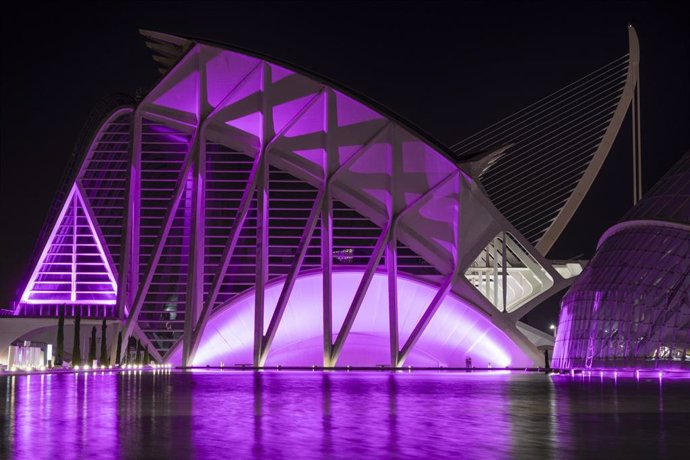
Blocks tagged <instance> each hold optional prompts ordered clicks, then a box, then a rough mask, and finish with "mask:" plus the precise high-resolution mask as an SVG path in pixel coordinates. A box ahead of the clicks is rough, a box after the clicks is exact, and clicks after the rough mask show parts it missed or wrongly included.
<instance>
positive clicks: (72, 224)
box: [21, 184, 117, 305]
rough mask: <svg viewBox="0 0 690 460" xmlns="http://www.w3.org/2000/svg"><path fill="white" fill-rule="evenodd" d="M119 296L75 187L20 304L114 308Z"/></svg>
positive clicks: (98, 240)
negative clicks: (80, 305)
mask: <svg viewBox="0 0 690 460" xmlns="http://www.w3.org/2000/svg"><path fill="white" fill-rule="evenodd" d="M116 293H117V284H116V282H115V276H114V275H113V271H112V269H111V267H110V264H109V263H108V258H107V257H106V254H105V250H104V247H103V244H102V242H101V241H100V239H99V237H98V234H97V233H96V229H95V227H94V224H93V220H92V218H91V216H90V215H89V213H88V210H87V208H86V206H85V204H84V199H83V198H82V196H81V193H80V192H79V189H78V188H77V185H76V184H74V185H73V186H72V190H71V191H70V193H69V195H68V197H67V200H66V202H65V204H64V206H63V207H62V210H61V211H60V214H59V216H58V219H57V222H56V224H55V227H53V231H52V232H51V234H50V236H49V238H48V241H47V242H46V245H45V246H44V248H43V252H42V253H41V257H40V258H39V260H38V263H37V264H36V267H35V268H34V271H33V273H32V275H31V278H30V279H29V282H28V284H27V286H26V289H25V290H24V293H23V294H22V300H21V302H22V303H27V304H92V305H94V304H99V305H114V304H115V300H116Z"/></svg>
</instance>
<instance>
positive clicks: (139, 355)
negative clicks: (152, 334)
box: [134, 340, 141, 364]
mask: <svg viewBox="0 0 690 460" xmlns="http://www.w3.org/2000/svg"><path fill="white" fill-rule="evenodd" d="M134 363H135V364H141V342H140V341H139V340H137V355H136V357H135V358H134Z"/></svg>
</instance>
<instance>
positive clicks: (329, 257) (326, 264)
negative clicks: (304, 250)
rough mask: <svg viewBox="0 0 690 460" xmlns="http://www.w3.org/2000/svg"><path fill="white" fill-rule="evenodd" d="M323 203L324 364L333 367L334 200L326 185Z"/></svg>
mask: <svg viewBox="0 0 690 460" xmlns="http://www.w3.org/2000/svg"><path fill="white" fill-rule="evenodd" d="M324 188H325V192H324V195H325V196H324V199H323V203H322V205H321V272H322V277H323V365H324V367H332V366H333V364H332V362H331V356H332V352H333V201H332V199H331V194H330V190H329V187H328V186H325V187H324Z"/></svg>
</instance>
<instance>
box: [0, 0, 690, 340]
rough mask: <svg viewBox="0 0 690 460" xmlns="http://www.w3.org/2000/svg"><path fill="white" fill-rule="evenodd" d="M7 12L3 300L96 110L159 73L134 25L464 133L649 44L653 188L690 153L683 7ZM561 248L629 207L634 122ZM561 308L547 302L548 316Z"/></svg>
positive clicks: (157, 6)
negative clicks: (277, 64) (630, 42)
mask: <svg viewBox="0 0 690 460" xmlns="http://www.w3.org/2000/svg"><path fill="white" fill-rule="evenodd" d="M10 5H12V6H5V7H3V9H4V11H3V15H2V37H3V47H2V63H3V67H2V70H3V71H2V127H1V129H2V131H1V140H2V150H1V156H0V159H1V164H0V165H1V171H0V173H1V183H0V188H1V192H2V194H1V198H0V211H1V214H0V215H2V218H3V221H2V226H1V231H2V235H1V238H0V261H1V262H0V263H1V265H0V307H7V305H8V304H9V302H10V301H11V300H12V299H13V298H14V296H15V290H16V288H17V285H18V283H19V280H20V279H21V278H22V277H23V276H24V274H25V272H26V271H27V269H28V263H29V260H30V257H31V254H32V251H33V248H34V244H35V240H36V238H37V236H38V233H39V231H40V228H41V225H42V223H43V220H44V218H45V215H46V213H47V210H48V208H49V206H50V203H51V200H52V197H53V196H54V194H55V191H56V189H57V186H58V182H59V179H60V177H61V174H62V171H63V170H64V167H65V165H66V163H67V159H68V157H69V155H70V153H71V151H72V148H73V146H74V143H75V141H76V139H77V137H78V135H79V133H80V130H81V128H82V125H83V124H84V122H85V121H86V119H87V117H88V114H89V111H90V110H91V108H92V107H93V106H94V105H95V104H96V103H97V102H98V101H99V100H100V99H101V98H103V97H104V96H106V95H108V94H112V93H117V92H124V93H129V94H133V93H134V92H135V91H136V90H137V89H138V88H142V89H145V90H147V89H149V88H150V87H151V85H153V84H154V83H155V82H156V80H157V78H158V73H157V71H156V67H155V65H154V63H153V61H152V60H151V57H150V53H149V51H148V50H147V49H146V47H145V46H144V43H143V40H142V39H141V38H140V37H139V35H138V32H137V29H139V28H149V29H153V30H159V31H163V32H169V33H178V34H183V35H190V36H196V37H202V38H208V39H212V40H217V41H221V42H226V43H229V44H233V45H238V46H241V47H245V48H249V49H253V50H256V51H259V52H263V53H266V54H268V55H272V56H276V57H278V58H281V59H284V60H287V61H290V62H294V63H296V64H299V65H301V66H303V67H306V68H309V69H311V70H314V71H316V72H318V73H320V74H323V75H326V76H328V77H330V78H332V79H334V80H336V81H339V82H341V83H343V84H344V85H346V86H349V87H351V88H353V89H355V90H357V91H359V92H361V93H364V94H367V95H368V96H370V97H371V98H373V99H375V100H377V101H379V102H381V103H383V104H384V105H386V106H388V107H390V108H391V109H392V110H394V111H396V112H398V113H399V114H401V115H402V116H404V117H406V118H408V119H409V120H410V121H412V122H413V123H416V124H417V125H419V126H420V127H421V128H423V129H424V130H426V131H427V132H429V133H430V134H432V135H433V136H435V137H437V138H438V139H439V140H440V141H441V142H443V143H446V144H453V143H454V142H456V141H459V140H461V139H462V138H463V137H465V136H467V135H469V134H472V133H473V132H475V131H477V130H479V129H481V128H482V127H484V126H486V125H488V124H490V123H492V122H493V121H496V120H497V119H499V118H502V117H503V116H506V115H508V114H510V113H512V112H515V111H517V110H519V109H520V108H522V107H524V106H526V105H528V104H529V103H531V102H533V101H535V100H537V99H539V98H540V97H543V96H545V95H546V94H549V93H550V92H552V91H555V90H557V89H558V88H560V87H562V86H564V85H566V84H568V83H569V82H571V81H574V80H575V79H577V78H579V77H581V76H583V75H585V74H587V73H589V72H590V71H592V70H594V69H596V68H597V67H599V66H601V65H603V64H605V63H607V62H609V61H611V60H613V59H614V58H617V57H619V56H621V55H622V54H624V53H625V52H627V25H628V23H632V24H633V25H635V27H636V28H637V31H638V34H639V37H640V43H641V56H642V58H641V90H642V124H643V127H642V130H643V131H642V135H643V155H644V159H643V162H644V185H645V189H649V187H650V186H651V185H652V184H653V183H654V182H655V181H656V180H657V179H658V178H659V177H660V176H661V175H662V174H663V173H664V172H665V171H666V170H667V169H668V168H669V167H670V166H671V165H672V164H673V163H674V162H675V161H676V160H677V159H678V158H679V157H680V156H681V155H682V153H683V152H684V151H686V150H687V149H688V148H690V130H689V129H688V128H689V126H690V96H689V86H690V84H689V80H690V74H689V71H688V61H689V60H690V59H689V58H690V52H689V42H690V39H689V36H690V21H689V20H688V15H687V14H686V13H685V12H684V11H683V9H682V7H680V6H674V5H673V4H671V3H669V4H665V3H660V2H649V3H645V2H636V3H628V2H617V3H607V4H601V3H595V2H591V3H582V4H577V3H568V4H564V3H560V2H555V3H526V4H522V3H520V4H518V3H479V2H476V3H475V2H472V3H443V2H438V3H436V2H418V3H405V2H398V3H373V2H363V3H357V2H337V3H316V2H314V3H288V2H281V3H259V2H249V3H202V2H194V3H191V2H190V3H164V2H159V3H142V2H136V3H135V2H132V3H123V4H119V3H110V2H107V3H97V2H94V3H87V4H83V5H69V6H66V5H64V4H63V2H59V3H58V2H54V3H49V4H48V6H41V7H40V8H39V7H38V6H37V5H33V4H31V3H26V2H25V3H24V5H30V6H29V7H27V6H19V5H20V2H12V3H10ZM619 138H620V141H618V142H617V143H616V145H615V146H614V149H613V151H612V152H611V154H610V155H609V158H608V159H607V161H606V163H605V165H604V167H603V169H602V171H601V172H600V174H599V176H598V178H597V180H596V182H595V184H594V186H593V188H592V189H591V190H590V192H589V195H588V196H587V198H586V199H585V201H584V203H583V205H582V206H581V208H580V210H579V211H578V213H577V214H576V216H575V218H574V220H573V221H572V223H571V225H570V227H569V228H568V229H567V230H566V232H565V234H564V235H563V237H562V239H561V241H559V242H558V244H557V245H556V247H555V248H554V250H553V251H552V253H551V254H550V255H551V256H553V257H562V258H568V257H573V256H576V255H580V254H583V255H584V256H585V257H590V256H591V254H592V252H593V250H594V247H595V244H596V240H597V238H598V236H599V235H600V234H601V233H602V232H603V231H604V230H605V229H606V228H607V227H609V226H610V225H612V224H614V223H615V222H616V221H617V220H618V219H619V218H620V217H621V216H622V214H623V213H624V212H625V211H626V210H627V209H628V208H629V206H630V204H631V202H630V197H631V195H632V192H631V183H630V176H631V166H630V161H629V157H630V153H629V152H630V142H629V138H630V133H629V131H628V130H626V129H623V130H622V131H621V133H620V134H619ZM554 304H555V302H552V305H550V306H547V307H544V308H542V309H541V311H536V312H535V314H534V315H533V318H534V319H532V322H533V324H535V325H538V326H542V323H544V324H546V322H548V321H554V320H555V319H556V315H557V310H556V308H555V307H554Z"/></svg>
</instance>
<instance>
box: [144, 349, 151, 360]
mask: <svg viewBox="0 0 690 460" xmlns="http://www.w3.org/2000/svg"><path fill="white" fill-rule="evenodd" d="M150 363H151V355H150V354H149V346H148V345H146V348H144V364H150Z"/></svg>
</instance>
